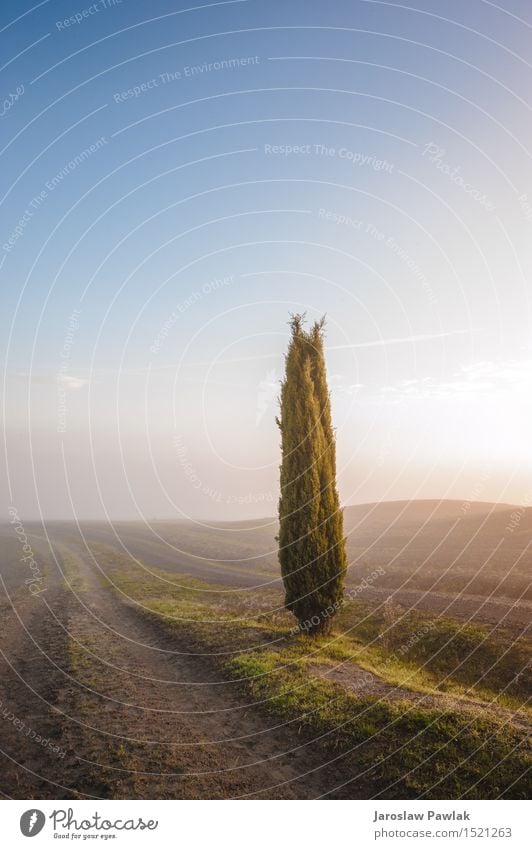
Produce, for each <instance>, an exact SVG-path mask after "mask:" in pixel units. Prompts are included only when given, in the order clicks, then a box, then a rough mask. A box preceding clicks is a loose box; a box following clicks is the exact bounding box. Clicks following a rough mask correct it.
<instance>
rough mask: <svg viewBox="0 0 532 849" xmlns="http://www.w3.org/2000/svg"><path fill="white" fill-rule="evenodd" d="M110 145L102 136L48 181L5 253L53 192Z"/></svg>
mask: <svg viewBox="0 0 532 849" xmlns="http://www.w3.org/2000/svg"><path fill="white" fill-rule="evenodd" d="M107 143H108V140H107V139H106V138H105V136H100V138H99V139H97V140H96V141H95V142H94V143H93V144H90V145H89V146H88V147H86V148H85V149H84V150H82V151H81V153H78V154H77V156H75V157H74V158H73V159H71V160H70V161H69V162H67V164H66V165H65V166H64V167H63V168H61V170H60V171H58V172H57V174H55V175H54V176H53V177H51V178H50V179H49V180H47V181H46V183H45V184H44V187H43V188H42V189H41V191H40V192H38V193H37V194H36V195H34V197H32V199H31V200H30V202H29V203H28V205H27V207H26V209H25V210H24V212H23V214H22V216H21V217H20V218H19V220H18V223H17V225H16V227H14V229H13V230H12V231H11V233H10V236H9V238H8V239H7V241H6V242H4V244H3V245H2V250H3V251H4V253H6V254H8V253H10V252H11V251H12V250H13V248H14V247H15V245H16V243H17V242H18V241H19V239H20V238H22V236H23V235H24V233H25V231H26V227H27V226H28V224H29V223H30V221H31V219H32V218H33V216H34V215H35V213H36V212H37V210H38V209H39V208H40V207H41V206H42V205H43V203H44V202H45V201H46V199H47V198H48V196H49V195H50V193H51V192H53V191H54V190H55V189H56V188H57V187H58V186H59V185H60V184H61V183H62V181H63V180H64V179H65V177H67V176H68V175H69V174H71V173H72V172H73V171H75V170H76V168H79V166H80V165H82V164H83V163H84V162H85V161H86V160H87V159H88V158H89V157H90V156H92V155H93V154H94V153H96V152H97V151H98V150H101V148H102V147H104V146H105V145H106V144H107Z"/></svg>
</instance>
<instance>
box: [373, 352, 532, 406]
mask: <svg viewBox="0 0 532 849" xmlns="http://www.w3.org/2000/svg"><path fill="white" fill-rule="evenodd" d="M530 388H532V359H527V360H501V361H498V362H494V361H491V360H479V361H478V362H475V363H469V364H468V365H464V366H462V367H461V368H460V369H459V370H458V371H457V372H455V373H454V374H452V375H451V376H450V378H449V379H448V380H441V379H436V378H433V377H422V378H409V379H406V380H400V381H398V382H397V383H395V384H393V385H390V386H383V387H381V389H380V394H381V396H382V397H387V398H392V399H395V398H451V397H459V398H464V399H467V398H478V397H488V396H493V395H503V394H508V393H513V392H523V391H525V390H527V389H528V390H529V389H530Z"/></svg>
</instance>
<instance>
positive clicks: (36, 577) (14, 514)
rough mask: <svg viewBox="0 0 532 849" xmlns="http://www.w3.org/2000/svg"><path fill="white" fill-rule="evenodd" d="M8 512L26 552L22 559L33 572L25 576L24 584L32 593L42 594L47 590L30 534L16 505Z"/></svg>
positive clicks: (10, 522)
mask: <svg viewBox="0 0 532 849" xmlns="http://www.w3.org/2000/svg"><path fill="white" fill-rule="evenodd" d="M7 512H8V513H9V516H10V519H9V524H10V525H13V530H14V532H15V534H16V536H17V538H18V541H19V543H20V545H21V547H22V551H23V552H24V556H23V557H21V558H20V561H21V563H24V564H25V566H26V568H27V569H28V570H29V572H30V573H31V574H30V576H29V577H27V578H25V580H24V584H25V585H26V586H27V588H28V590H29V591H30V593H31V594H32V595H40V594H41V593H43V592H45V591H46V587H45V586H44V575H43V573H42V571H41V569H40V567H39V564H38V563H37V561H36V560H35V554H34V552H33V548H32V547H31V545H30V542H29V539H28V535H27V533H26V531H25V530H24V524H23V522H22V520H21V518H20V516H19V514H18V510H17V508H16V507H14V506H11V507H9V509H8V511H7Z"/></svg>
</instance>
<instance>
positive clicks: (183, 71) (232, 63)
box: [113, 56, 260, 103]
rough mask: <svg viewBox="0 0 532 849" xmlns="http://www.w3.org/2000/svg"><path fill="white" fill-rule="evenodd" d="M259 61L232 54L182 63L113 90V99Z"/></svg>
mask: <svg viewBox="0 0 532 849" xmlns="http://www.w3.org/2000/svg"><path fill="white" fill-rule="evenodd" d="M259 63H260V57H259V56H233V57H231V58H229V59H218V60H216V61H214V62H203V64H201V65H184V66H183V67H182V68H179V69H176V70H173V71H163V73H162V74H158V75H157V76H156V77H151V79H149V80H144V81H143V82H141V83H138V84H137V85H134V86H132V87H131V88H128V89H125V91H115V93H114V94H113V100H114V102H115V103H125V102H126V100H134V99H135V98H137V97H141V95H143V94H147V93H148V92H149V91H152V90H153V89H155V88H161V86H165V85H168V84H169V83H175V82H181V81H183V80H190V79H192V78H193V77H199V76H202V75H203V74H211V73H213V72H218V71H236V70H238V69H239V68H246V67H249V66H250V65H258V64H259Z"/></svg>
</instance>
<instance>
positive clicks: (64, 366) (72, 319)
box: [56, 308, 87, 433]
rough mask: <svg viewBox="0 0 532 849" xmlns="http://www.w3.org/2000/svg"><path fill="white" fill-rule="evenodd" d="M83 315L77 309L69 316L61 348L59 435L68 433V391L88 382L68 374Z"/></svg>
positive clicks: (58, 388) (58, 401)
mask: <svg viewBox="0 0 532 849" xmlns="http://www.w3.org/2000/svg"><path fill="white" fill-rule="evenodd" d="M80 315H81V310H79V309H77V308H76V309H75V310H73V311H72V313H71V314H70V316H69V319H68V324H67V330H66V333H65V338H64V339H63V347H62V348H61V354H60V357H61V365H60V367H59V371H58V372H57V377H56V391H57V433H65V432H66V420H67V412H68V406H67V390H68V389H79V388H81V387H82V386H84V385H85V384H86V382H87V381H86V380H82V379H81V378H77V377H72V376H71V375H68V374H67V371H68V370H69V364H70V358H71V355H72V346H73V345H74V340H75V337H76V333H77V331H78V330H79V317H80Z"/></svg>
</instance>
